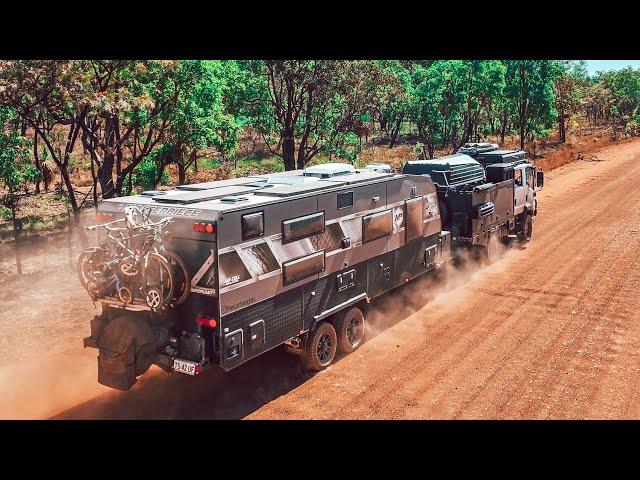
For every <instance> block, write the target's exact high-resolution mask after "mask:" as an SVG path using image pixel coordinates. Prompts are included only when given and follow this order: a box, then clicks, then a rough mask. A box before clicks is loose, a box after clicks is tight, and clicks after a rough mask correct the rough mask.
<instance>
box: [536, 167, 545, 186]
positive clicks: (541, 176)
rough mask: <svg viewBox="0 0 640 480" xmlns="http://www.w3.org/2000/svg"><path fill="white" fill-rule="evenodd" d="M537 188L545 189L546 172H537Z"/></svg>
mask: <svg viewBox="0 0 640 480" xmlns="http://www.w3.org/2000/svg"><path fill="white" fill-rule="evenodd" d="M536 187H538V188H542V187H544V172H543V171H542V170H538V171H537V172H536Z"/></svg>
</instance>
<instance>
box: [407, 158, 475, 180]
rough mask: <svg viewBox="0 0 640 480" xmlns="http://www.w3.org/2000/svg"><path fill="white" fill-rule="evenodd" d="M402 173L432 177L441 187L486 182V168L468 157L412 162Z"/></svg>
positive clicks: (408, 163)
mask: <svg viewBox="0 0 640 480" xmlns="http://www.w3.org/2000/svg"><path fill="white" fill-rule="evenodd" d="M402 173H404V174H409V175H430V176H431V179H432V180H433V181H434V183H437V184H438V185H439V186H441V187H446V186H451V187H455V186H458V185H465V184H469V183H475V182H481V181H484V180H485V173H484V168H482V166H481V165H480V164H479V163H478V162H476V161H475V160H474V159H473V158H471V157H469V156H468V155H461V154H458V155H449V156H447V157H441V158H436V159H433V160H410V161H408V162H407V163H406V164H405V166H404V168H403V170H402Z"/></svg>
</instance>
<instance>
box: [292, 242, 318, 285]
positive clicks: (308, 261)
mask: <svg viewBox="0 0 640 480" xmlns="http://www.w3.org/2000/svg"><path fill="white" fill-rule="evenodd" d="M324 261H325V257H324V250H320V251H319V252H315V253H312V254H311V255H307V256H304V257H300V258H296V259H295V260H291V261H289V262H284V263H283V264H282V276H283V282H284V284H285V285H288V284H289V283H293V282H297V281H298V280H302V279H303V278H307V277H310V276H311V275H315V274H318V273H320V272H321V271H323V270H324Z"/></svg>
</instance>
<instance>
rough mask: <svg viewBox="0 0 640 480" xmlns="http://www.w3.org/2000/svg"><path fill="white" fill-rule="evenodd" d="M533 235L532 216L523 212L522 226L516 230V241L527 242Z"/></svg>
mask: <svg viewBox="0 0 640 480" xmlns="http://www.w3.org/2000/svg"><path fill="white" fill-rule="evenodd" d="M532 235H533V218H532V217H531V215H529V214H528V213H525V214H524V218H523V219H522V228H521V229H520V231H519V232H518V241H519V242H520V243H528V242H529V241H530V240H531V236H532Z"/></svg>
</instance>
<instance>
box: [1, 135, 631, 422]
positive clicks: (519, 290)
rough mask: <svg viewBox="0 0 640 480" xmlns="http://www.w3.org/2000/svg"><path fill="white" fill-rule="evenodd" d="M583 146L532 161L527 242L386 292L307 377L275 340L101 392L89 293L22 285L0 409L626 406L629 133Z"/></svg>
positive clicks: (598, 414) (187, 411)
mask: <svg viewBox="0 0 640 480" xmlns="http://www.w3.org/2000/svg"><path fill="white" fill-rule="evenodd" d="M598 157H599V158H600V159H601V161H599V162H575V163H572V164H569V165H566V166H564V167H561V168H559V169H556V170H554V171H552V172H548V173H547V175H546V185H545V188H544V190H543V191H542V192H540V193H539V194H538V199H539V205H540V208H539V215H538V216H537V217H536V220H535V224H534V237H533V240H532V242H531V243H529V244H528V245H527V247H526V248H523V249H512V250H510V251H509V252H508V253H506V254H505V255H504V257H503V258H502V259H501V260H499V261H498V262H496V263H493V264H492V265H489V266H486V267H483V268H480V269H475V270H462V271H450V272H449V274H448V275H447V276H446V277H445V278H444V279H441V280H439V281H435V280H433V279H431V278H427V279H423V280H420V281H418V282H415V283H413V284H409V285H407V286H405V287H403V288H401V289H399V290H397V291H395V292H393V293H391V294H389V295H386V296H385V297H383V298H382V299H381V300H379V301H377V302H375V303H374V304H372V308H371V312H370V321H371V326H370V327H369V332H368V337H369V338H368V341H367V342H366V343H365V344H364V345H363V346H362V347H361V348H360V349H359V350H358V351H356V352H355V353H353V354H351V355H350V356H347V357H344V358H341V359H339V360H338V361H337V362H336V363H335V364H334V365H332V366H331V367H329V368H328V369H327V370H325V371H324V372H321V373H318V374H316V375H311V374H306V373H303V372H302V371H301V370H300V367H299V365H298V362H297V359H296V358H295V357H290V356H288V355H287V354H286V353H284V352H282V351H280V350H274V351H272V352H269V353H267V354H265V355H264V356H262V357H260V359H257V360H254V361H252V362H249V363H248V364H245V365H244V366H242V367H240V368H238V369H236V370H234V371H233V372H231V373H229V374H222V373H219V372H216V371H208V372H205V373H204V374H203V375H202V376H200V377H196V378H191V377H186V376H168V375H166V374H164V373H162V372H160V371H158V370H157V369H152V371H150V372H149V373H147V374H146V375H145V376H144V377H142V378H141V379H139V381H138V383H137V384H136V386H135V387H134V388H133V389H132V390H131V391H130V392H126V393H123V392H115V391H111V390H109V389H107V388H106V387H102V386H100V385H98V384H97V383H96V378H95V376H96V360H95V355H96V354H95V351H93V350H86V351H83V350H82V349H81V348H80V347H79V345H80V343H81V338H82V336H84V335H86V334H88V320H89V319H90V318H91V316H92V315H93V307H92V306H91V302H89V301H88V300H87V298H85V297H86V294H84V292H83V291H81V289H80V286H79V285H78V283H77V280H75V279H74V278H73V277H71V276H69V275H66V276H61V277H60V281H63V279H66V280H64V282H66V283H65V285H68V286H66V287H64V288H63V292H64V293H63V294H61V295H57V294H54V293H51V290H54V291H55V289H52V288H50V287H49V289H48V294H47V295H48V296H47V297H46V298H47V302H42V303H38V302H35V304H33V303H31V304H30V303H29V302H28V300H29V299H30V298H31V299H33V298H35V297H36V296H37V292H38V291H39V290H38V289H39V288H44V287H42V286H41V284H38V283H37V282H34V283H33V284H31V285H26V286H25V287H24V291H23V292H22V293H21V294H20V295H22V296H18V297H17V298H19V299H20V298H21V299H22V300H15V299H14V300H12V302H11V308H8V307H7V306H6V305H8V304H7V303H6V300H5V299H3V300H2V307H0V332H2V334H3V336H4V337H5V338H4V339H3V342H2V346H3V349H4V351H3V352H2V353H1V354H0V417H2V418H48V417H54V418H244V417H248V418H252V419H280V418H302V419H311V418H314V419H315V418H327V419H345V418H346V419H370V418H376V419H377V418H383V419H430V418H516V419H522V418H533V419H538V418H640V289H639V287H640V268H639V267H640V262H639V260H638V252H640V209H639V208H638V205H640V189H639V188H638V185H640V142H639V141H634V142H629V143H624V144H620V145H616V146H614V147H609V148H607V149H605V150H602V151H600V152H598ZM61 275H62V274H61ZM72 282H75V283H72ZM0 294H1V293H0ZM5 295H6V292H5ZM43 295H44V294H43ZM3 298H6V296H5V297H3ZM43 298H44V297H43ZM6 332H9V333H10V335H9V338H10V340H11V341H10V342H8V341H6V338H7V335H6ZM20 342H22V345H21V344H20Z"/></svg>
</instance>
